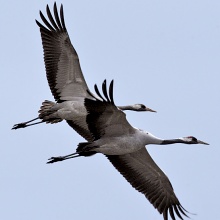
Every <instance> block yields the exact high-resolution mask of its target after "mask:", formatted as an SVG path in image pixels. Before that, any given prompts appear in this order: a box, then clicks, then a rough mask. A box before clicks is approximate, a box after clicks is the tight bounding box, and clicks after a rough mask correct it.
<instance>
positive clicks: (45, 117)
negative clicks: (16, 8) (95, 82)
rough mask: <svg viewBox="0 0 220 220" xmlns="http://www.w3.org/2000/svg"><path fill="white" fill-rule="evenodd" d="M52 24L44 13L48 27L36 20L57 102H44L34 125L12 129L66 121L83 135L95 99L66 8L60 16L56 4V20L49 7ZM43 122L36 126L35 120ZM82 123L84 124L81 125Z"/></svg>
mask: <svg viewBox="0 0 220 220" xmlns="http://www.w3.org/2000/svg"><path fill="white" fill-rule="evenodd" d="M46 11H47V15H48V18H49V21H48V20H47V19H46V18H45V17H44V15H43V14H42V12H41V11H40V17H41V19H42V21H43V22H44V24H45V26H43V25H42V24H41V23H39V22H38V21H37V20H36V23H37V25H38V26H39V27H40V32H41V38H42V44H43V50H44V62H45V67H46V75H47V80H48V84H49V86H50V90H51V92H52V94H53V96H54V98H55V100H56V103H55V102H52V101H48V100H46V101H44V102H43V103H42V106H41V109H40V110H39V116H38V117H37V118H34V119H32V120H30V121H27V122H23V123H18V124H15V125H14V127H13V128H12V129H18V128H25V127H28V126H31V125H35V124H39V123H43V122H46V123H52V124H53V123H58V122H61V121H62V120H66V121H67V123H68V124H69V125H70V126H71V127H73V129H75V130H76V131H77V132H78V133H80V132H81V128H80V127H79V122H78V121H81V120H83V118H85V116H86V111H85V109H84V105H83V102H84V99H85V98H91V99H92V98H93V97H92V96H91V95H90V94H89V93H88V92H87V91H88V90H89V88H88V86H87V83H86V81H85V78H84V76H83V73H82V70H81V67H80V62H79V57H78V55H77V52H76V50H75V49H74V47H73V45H72V44H71V41H70V38H69V35H68V32H67V29H66V26H65V21H64V13H63V6H62V5H61V7H60V16H59V14H58V11H57V6H56V3H54V17H53V16H52V14H51V12H50V9H49V6H48V5H47V7H46ZM118 107H119V108H120V109H121V110H123V111H125V110H132V111H149V112H156V111H154V110H152V109H150V108H148V107H146V106H145V105H143V104H134V105H126V106H118ZM38 119H40V120H41V121H39V122H35V123H32V122H33V121H35V120H38ZM80 123H81V122H80Z"/></svg>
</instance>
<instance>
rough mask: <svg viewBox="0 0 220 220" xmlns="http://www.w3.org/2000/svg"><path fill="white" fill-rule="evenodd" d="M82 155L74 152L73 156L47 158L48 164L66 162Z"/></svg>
mask: <svg viewBox="0 0 220 220" xmlns="http://www.w3.org/2000/svg"><path fill="white" fill-rule="evenodd" d="M80 156H82V155H80V154H79V153H77V152H75V153H73V154H68V155H66V156H59V157H51V158H49V159H48V160H49V161H48V162H47V163H48V164H49V163H55V162H59V161H63V160H68V159H72V158H75V157H80Z"/></svg>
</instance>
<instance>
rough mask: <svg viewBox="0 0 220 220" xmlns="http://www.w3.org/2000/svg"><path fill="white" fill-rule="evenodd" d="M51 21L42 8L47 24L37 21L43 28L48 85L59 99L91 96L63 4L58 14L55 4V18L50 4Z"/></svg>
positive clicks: (60, 100) (44, 20)
mask: <svg viewBox="0 0 220 220" xmlns="http://www.w3.org/2000/svg"><path fill="white" fill-rule="evenodd" d="M46 12H47V16H48V20H47V19H46V18H45V16H44V15H43V13H42V12H41V11H40V17H41V20H42V21H43V23H44V25H45V26H44V25H42V24H41V23H40V22H38V21H36V23H37V25H38V26H39V27H40V32H41V38H42V44H43V49H44V61H45V66H46V74H47V80H48V84H49V86H50V89H51V92H52V94H53V96H54V98H55V100H56V101H58V102H62V101H63V100H74V99H75V98H76V97H87V98H91V96H90V95H89V93H88V92H87V90H88V86H87V84H86V81H85V79H84V76H83V73H82V70H81V67H80V63H79V58H78V55H77V52H76V51H75V49H74V47H73V46H72V44H71V41H70V38H69V35H68V32H67V30H66V26H65V21H64V13H63V6H62V5H61V7H60V15H59V14H58V10H57V6H56V3H54V17H53V15H52V13H51V11H50V9H49V7H48V5H47V8H46Z"/></svg>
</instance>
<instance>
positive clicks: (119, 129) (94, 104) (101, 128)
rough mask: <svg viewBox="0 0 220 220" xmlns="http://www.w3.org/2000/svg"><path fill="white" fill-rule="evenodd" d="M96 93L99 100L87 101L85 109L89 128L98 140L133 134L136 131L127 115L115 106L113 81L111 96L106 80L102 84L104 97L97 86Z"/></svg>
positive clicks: (110, 89)
mask: <svg viewBox="0 0 220 220" xmlns="http://www.w3.org/2000/svg"><path fill="white" fill-rule="evenodd" d="M95 91H96V94H97V96H98V97H99V98H96V96H93V94H91V96H93V98H94V99H88V98H86V99H85V104H84V105H85V107H86V109H87V112H88V115H87V118H86V122H87V124H88V128H89V130H90V132H91V134H92V135H93V137H94V139H95V140H97V139H99V138H100V137H102V138H104V137H105V136H106V137H108V138H109V137H117V136H120V135H126V134H131V133H133V132H135V129H134V128H133V127H132V126H131V125H130V124H129V123H128V121H127V119H126V115H125V113H124V112H122V111H121V110H120V109H118V107H117V106H116V105H115V104H114V100H113V81H112V82H111V84H110V86H109V95H108V92H107V88H106V80H105V81H104V82H103V84H102V91H103V95H104V97H103V96H102V95H101V93H100V92H99V90H98V88H97V86H96V85H95Z"/></svg>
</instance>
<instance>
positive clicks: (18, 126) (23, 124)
mask: <svg viewBox="0 0 220 220" xmlns="http://www.w3.org/2000/svg"><path fill="white" fill-rule="evenodd" d="M38 119H39V117H37V118H34V119H32V120H30V121H26V122H22V123H18V124H15V125H14V126H13V127H12V130H16V129H18V128H26V127H28V126H32V125H36V124H40V123H43V121H39V122H35V123H31V124H29V123H30V122H32V121H36V120H38Z"/></svg>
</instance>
